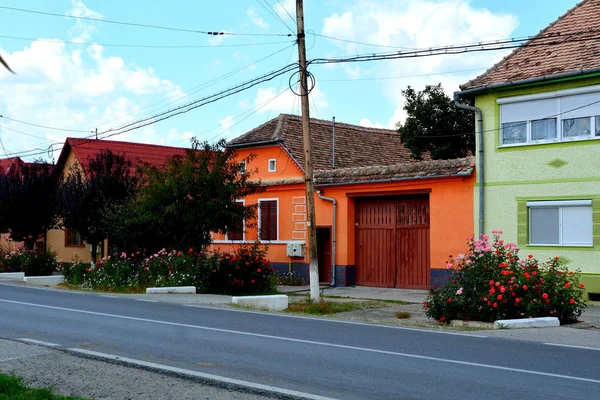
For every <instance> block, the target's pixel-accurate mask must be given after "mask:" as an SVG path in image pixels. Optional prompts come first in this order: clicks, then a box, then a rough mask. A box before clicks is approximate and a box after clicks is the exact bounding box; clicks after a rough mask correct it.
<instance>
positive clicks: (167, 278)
mask: <svg viewBox="0 0 600 400" xmlns="http://www.w3.org/2000/svg"><path fill="white" fill-rule="evenodd" d="M272 274H273V269H272V268H271V267H270V266H269V262H268V261H267V260H266V258H265V250H263V249H261V248H260V247H259V245H258V244H254V245H250V246H241V247H238V248H236V249H235V250H234V251H233V252H231V253H220V252H214V253H206V252H196V251H194V249H192V248H190V249H188V250H187V251H185V252H182V251H176V250H173V251H166V250H165V249H163V250H160V251H158V252H157V253H155V254H152V255H150V256H149V257H144V256H143V255H142V254H140V252H137V253H133V254H127V253H121V254H115V255H112V256H108V257H106V258H103V259H102V260H101V261H100V262H99V263H97V264H96V268H95V269H92V268H88V269H87V270H84V271H83V273H82V275H81V277H82V281H83V282H82V283H83V285H84V286H89V287H91V288H93V289H98V290H108V291H141V290H144V289H145V288H147V287H161V286H162V287H164V286H195V287H196V290H197V291H198V292H199V293H218V294H255V293H269V292H272V291H273V290H274V285H273V283H272V280H271V279H270V278H271V276H272ZM76 276H77V275H76V274H75V273H72V274H71V273H70V274H69V277H68V278H67V275H65V279H66V280H67V281H68V282H70V283H77V282H75V281H74V280H75V277H76Z"/></svg>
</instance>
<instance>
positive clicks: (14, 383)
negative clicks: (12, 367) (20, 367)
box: [0, 374, 85, 400]
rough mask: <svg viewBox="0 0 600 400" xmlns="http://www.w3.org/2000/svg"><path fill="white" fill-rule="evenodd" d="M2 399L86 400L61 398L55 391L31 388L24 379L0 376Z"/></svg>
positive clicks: (68, 397) (70, 397)
mask: <svg viewBox="0 0 600 400" xmlns="http://www.w3.org/2000/svg"><path fill="white" fill-rule="evenodd" d="M0 398H1V399H2V400H85V399H84V398H82V397H72V396H60V395H57V394H55V393H54V390H53V389H35V388H29V387H27V385H25V383H24V382H23V378H20V377H18V376H15V375H5V374H0Z"/></svg>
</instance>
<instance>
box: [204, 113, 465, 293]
mask: <svg viewBox="0 0 600 400" xmlns="http://www.w3.org/2000/svg"><path fill="white" fill-rule="evenodd" d="M301 125H302V124H301V119H300V117H298V116H295V115H286V114H281V115H279V116H278V117H276V118H274V119H272V120H270V121H268V122H266V123H265V124H263V125H260V126H258V127H257V128H255V129H253V130H251V131H249V132H247V133H246V134H244V135H242V136H240V137H238V138H236V139H233V140H232V141H230V142H229V146H231V147H233V148H235V149H236V150H237V153H238V156H239V157H240V158H245V157H246V156H248V155H249V154H254V155H255V156H256V157H255V158H254V159H252V160H251V161H250V162H249V164H248V165H246V169H247V170H250V171H255V175H254V176H255V177H256V179H260V180H261V181H262V183H263V185H264V186H265V187H266V191H265V192H263V193H261V194H258V195H252V196H248V197H246V198H244V199H240V200H239V201H241V202H244V203H245V204H246V205H250V204H258V218H257V221H256V223H254V224H248V225H255V226H256V228H250V227H248V228H246V227H245V228H244V229H243V230H242V232H235V233H234V232H231V233H229V234H227V235H219V234H215V235H214V236H213V239H214V242H213V248H215V249H220V250H228V249H230V248H231V247H232V246H234V245H236V244H239V243H245V242H252V241H255V240H257V239H258V240H260V241H261V242H264V243H265V244H267V245H268V256H269V259H270V260H271V263H272V266H273V267H274V268H275V269H276V270H278V271H281V272H283V271H289V270H291V269H293V270H294V271H297V272H300V273H301V274H303V275H304V277H305V279H306V280H308V256H307V254H306V251H305V244H306V235H307V232H306V221H307V217H306V195H305V188H304V171H303V166H304V153H303V145H302V126H301ZM311 136H312V143H313V149H312V154H313V166H314V170H315V174H314V175H315V185H316V189H317V195H316V196H315V204H316V205H315V207H316V223H317V247H318V256H319V277H320V280H321V282H324V283H328V284H332V285H338V286H351V285H365V286H380V287H396V288H420V289H423V288H429V287H430V285H432V284H435V283H438V282H442V281H444V280H445V279H446V278H447V274H446V268H445V265H446V260H447V259H448V257H449V256H450V255H456V254H459V253H461V252H464V251H465V250H466V240H465V238H466V237H467V236H469V235H472V234H473V218H472V215H473V185H474V182H475V176H474V173H473V172H474V161H473V159H472V158H465V159H456V160H448V161H442V160H429V159H426V160H425V161H415V160H413V159H412V158H411V156H410V151H408V150H407V149H406V148H405V147H404V146H403V145H402V143H401V141H400V137H399V135H398V134H397V132H395V131H393V130H385V129H374V128H365V127H361V126H356V125H349V124H343V123H334V122H332V121H324V120H318V119H312V120H311Z"/></svg>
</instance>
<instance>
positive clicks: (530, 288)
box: [423, 231, 586, 322]
mask: <svg viewBox="0 0 600 400" xmlns="http://www.w3.org/2000/svg"><path fill="white" fill-rule="evenodd" d="M501 233H502V232H500V231H492V235H493V237H492V242H491V243H490V242H489V237H488V236H487V235H481V240H474V238H470V239H469V242H468V243H469V252H468V253H467V254H462V255H459V256H458V257H456V258H454V259H452V260H450V261H449V262H448V263H447V265H446V267H447V268H448V269H449V270H450V280H449V281H448V283H447V284H446V285H445V286H443V287H441V288H437V287H434V288H433V289H432V290H431V292H430V294H429V297H428V298H427V300H426V301H425V302H424V303H423V305H424V307H425V310H426V311H425V312H426V314H427V316H428V317H429V318H433V319H436V320H438V321H440V322H449V321H450V320H452V319H463V320H479V321H487V322H492V321H496V320H499V319H513V318H529V317H548V316H554V317H557V318H559V319H560V321H561V322H573V321H576V320H577V318H578V317H579V316H581V313H582V312H583V310H584V309H585V307H586V304H585V301H584V299H583V290H582V289H583V284H579V274H578V273H577V272H573V271H569V270H568V269H567V268H566V267H564V266H561V265H560V259H559V258H558V257H556V258H554V259H551V260H549V261H548V262H545V263H540V262H538V260H536V259H535V258H533V256H532V255H529V256H527V258H526V259H522V260H520V259H519V257H518V252H519V249H518V247H517V246H516V245H515V244H514V243H506V244H505V243H504V241H503V240H502V239H500V235H501Z"/></svg>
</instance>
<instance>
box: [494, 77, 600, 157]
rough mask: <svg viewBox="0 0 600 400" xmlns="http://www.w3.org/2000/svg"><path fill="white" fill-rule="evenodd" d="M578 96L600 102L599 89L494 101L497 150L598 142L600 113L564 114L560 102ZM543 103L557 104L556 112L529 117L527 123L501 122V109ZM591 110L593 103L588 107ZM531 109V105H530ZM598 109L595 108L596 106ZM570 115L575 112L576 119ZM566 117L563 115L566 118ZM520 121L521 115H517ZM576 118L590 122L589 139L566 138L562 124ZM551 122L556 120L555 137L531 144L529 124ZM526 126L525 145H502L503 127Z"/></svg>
mask: <svg viewBox="0 0 600 400" xmlns="http://www.w3.org/2000/svg"><path fill="white" fill-rule="evenodd" d="M577 95H596V96H597V97H598V99H597V100H598V101H600V85H594V86H587V87H583V88H575V89H565V90H559V91H555V92H545V93H538V94H532V95H522V96H513V97H505V98H499V99H497V100H496V102H497V104H498V106H499V121H498V125H499V135H498V147H500V148H508V147H515V146H530V145H537V144H547V143H569V142H573V141H585V140H599V139H600V136H596V131H599V132H600V127H599V126H597V125H598V124H597V122H598V120H600V112H598V111H597V110H590V112H589V114H587V113H583V112H576V111H577V108H575V109H569V110H563V109H562V108H563V106H564V105H563V104H562V100H563V99H566V98H568V97H571V96H577ZM543 100H554V101H555V102H556V106H555V107H554V108H555V110H556V111H555V112H553V113H552V114H549V115H545V116H544V117H543V118H540V117H539V116H535V115H531V116H529V117H526V118H528V119H527V120H524V119H522V118H520V119H518V120H516V119H515V120H514V121H512V120H506V121H505V120H504V118H503V106H507V105H516V104H518V103H523V102H531V101H543ZM589 105H590V106H593V105H594V103H592V104H589ZM529 106H531V105H529ZM596 107H597V106H596ZM571 112H575V115H573V114H571ZM565 114H566V115H565ZM520 116H521V117H522V115H520ZM578 118H586V119H588V120H589V125H590V133H589V134H588V135H578V136H565V135H564V131H563V128H564V121H566V120H571V119H578ZM548 119H554V120H556V125H555V129H556V136H555V137H554V138H550V139H538V140H533V138H532V136H533V133H532V123H533V122H535V121H539V120H548ZM520 122H522V123H525V124H526V140H525V141H524V142H518V143H506V144H505V143H504V126H503V125H504V124H515V123H520Z"/></svg>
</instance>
